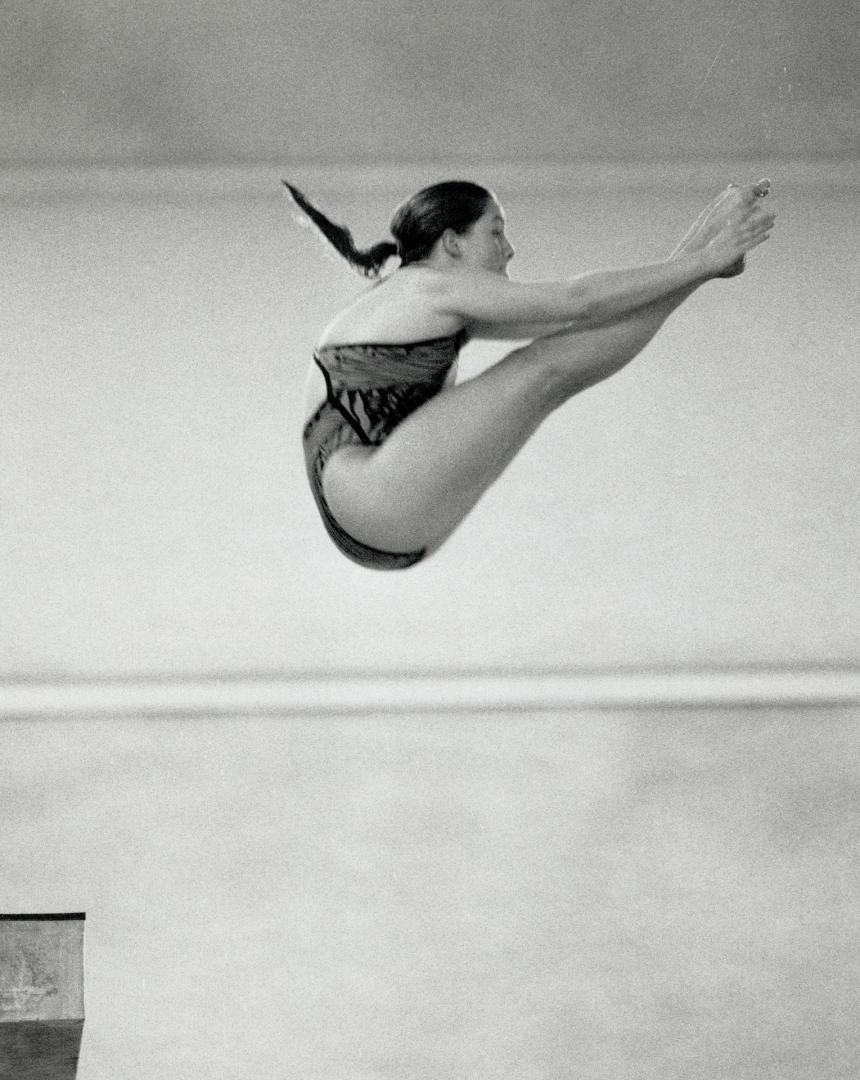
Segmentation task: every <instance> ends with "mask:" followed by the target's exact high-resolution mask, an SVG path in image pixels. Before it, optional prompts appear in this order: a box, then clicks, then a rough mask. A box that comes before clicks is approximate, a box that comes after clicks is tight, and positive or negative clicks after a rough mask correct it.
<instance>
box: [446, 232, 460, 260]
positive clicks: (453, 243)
mask: <svg viewBox="0 0 860 1080" xmlns="http://www.w3.org/2000/svg"><path fill="white" fill-rule="evenodd" d="M441 239H442V247H443V248H444V250H445V251H447V252H448V254H449V255H450V256H452V258H455V259H459V258H460V256H461V255H462V254H463V251H462V248H461V247H460V237H459V236H458V235H457V234H456V233H455V232H454V230H453V229H446V230H445V231H444V232H443V233H442V238H441Z"/></svg>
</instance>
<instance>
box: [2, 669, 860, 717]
mask: <svg viewBox="0 0 860 1080" xmlns="http://www.w3.org/2000/svg"><path fill="white" fill-rule="evenodd" d="M855 704H860V669H820V668H816V669H809V670H796V669H792V670H737V671H712V672H677V671H671V672H638V673H626V674H625V673H578V674H577V673H567V674H566V673H533V674H516V673H511V674H468V673H462V674H447V675H446V674H437V675H415V676H406V675H390V676H387V675H364V676H360V675H345V676H343V677H336V676H325V677H313V676H306V677H294V678H283V679H280V678H274V677H246V678H240V677H235V678H208V679H203V678H199V679H194V678H188V679H169V680H168V679H164V680H157V679H151V680H145V679H141V680H137V681H135V680H116V681H107V680H91V681H85V680H80V681H74V682H73V681H68V682H43V683H36V682H20V683H7V684H5V685H3V686H0V718H5V719H10V718H13V717H16V718H20V717H33V718H38V717H45V718H47V717H96V716H108V717H110V716H176V717H180V716H182V717H187V716H226V715H230V716H236V715H252V714H253V715H260V714H268V715H293V716H296V715H298V716H309V715H315V714H326V715H339V716H343V715H356V714H362V713H407V712H413V713H414V712H440V713H448V712H463V711H468V712H498V711H512V710H562V711H563V710H573V709H636V708H652V709H653V708H667V709H669V708H697V707H708V706H717V707H733V706H736V707H742V706H770V705H773V706H782V707H784V706H807V707H809V706H826V705H855Z"/></svg>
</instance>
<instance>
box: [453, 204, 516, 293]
mask: <svg viewBox="0 0 860 1080" xmlns="http://www.w3.org/2000/svg"><path fill="white" fill-rule="evenodd" d="M458 239H459V242H460V249H461V252H462V257H463V259H464V261H465V263H466V265H467V266H469V267H470V268H474V269H476V270H489V271H490V272H491V273H494V274H502V275H504V276H505V277H506V276H507V273H508V263H509V262H510V261H511V259H512V258H513V256H514V249H513V247H511V244H510V241H509V240H508V238H507V236H506V235H505V212H504V210H503V209H502V208H501V206H500V205H499V204H498V202H497V201H496V200H495V199H491V200H490V202H489V203H488V204H487V209H486V210H485V211H484V213H483V214H482V215H481V216H480V217H479V218H478V220H477V221H476V222H475V223H474V225H472V227H471V228H470V229H469V230H468V232H466V233H463V234H462V235H461V236H460V237H459V238H458Z"/></svg>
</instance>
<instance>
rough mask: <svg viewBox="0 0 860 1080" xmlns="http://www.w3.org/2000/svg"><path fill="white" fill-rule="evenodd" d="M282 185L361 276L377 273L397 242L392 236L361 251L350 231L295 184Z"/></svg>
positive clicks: (392, 252)
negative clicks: (326, 214) (330, 217)
mask: <svg viewBox="0 0 860 1080" xmlns="http://www.w3.org/2000/svg"><path fill="white" fill-rule="evenodd" d="M283 184H284V187H285V188H286V189H287V191H289V193H290V195H292V197H293V201H294V202H295V204H296V206H298V207H299V209H300V210H301V211H302V212H303V213H305V214H307V216H308V217H309V218H310V220H311V221H312V222H313V223H314V225H316V227H317V228H318V229H319V231H320V232H321V233H322V234H323V236H324V237H325V238H326V240H328V242H329V243H330V244H331V245H332V247H334V248H335V250H336V251H338V252H339V253H340V254H341V255H343V257H344V258H345V259H346V260H347V262H348V263H349V264H350V266H352V267H353V268H354V269H356V270H358V271H359V273H362V274H364V276H365V277H371V278H375V277H378V276H379V272H380V270H381V269H382V267H383V266H384V265H385V264H386V263H387V262H388V260H389V259H390V258H391V257H392V256H393V255H396V254H397V251H398V248H397V244H395V243H394V241H392V240H383V241H382V242H381V243H379V244H374V245H373V247H371V248H367V249H366V250H365V251H359V249H358V248H357V247H356V246H355V241H354V240H353V237H352V233H351V232H350V231H349V229H347V228H346V227H345V226H344V225H335V223H334V222H333V221H329V219H328V218H327V217H326V216H325V214H324V213H323V212H322V211H321V210H318V209H317V208H316V207H315V206H314V204H313V203H312V202H310V200H309V199H307V198H306V196H305V195H303V194H302V192H301V191H299V189H298V188H297V187H293V185H292V184H289V183H287V181H286V180H284V181H283Z"/></svg>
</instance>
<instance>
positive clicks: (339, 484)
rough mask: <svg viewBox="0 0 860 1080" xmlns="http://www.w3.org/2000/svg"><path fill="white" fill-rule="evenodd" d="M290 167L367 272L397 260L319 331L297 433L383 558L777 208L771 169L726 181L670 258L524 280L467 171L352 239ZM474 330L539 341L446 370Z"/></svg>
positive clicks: (474, 494) (446, 509)
mask: <svg viewBox="0 0 860 1080" xmlns="http://www.w3.org/2000/svg"><path fill="white" fill-rule="evenodd" d="M284 183H285V184H286V186H287V188H288V189H289V191H290V194H291V195H292V197H293V199H294V200H295V202H296V204H297V205H298V206H299V207H300V209H301V210H302V211H303V212H304V213H305V214H306V215H307V216H308V217H309V218H310V220H311V221H312V222H313V223H314V224H315V225H316V226H317V228H318V229H319V230H320V231H321V232H322V233H323V235H324V236H325V237H326V239H327V240H329V242H330V243H332V244H333V246H334V247H335V248H336V249H337V251H339V252H340V254H341V255H343V256H344V257H345V258H346V259H347V260H348V261H349V263H350V264H351V265H352V266H353V268H355V269H356V270H359V271H360V272H361V273H363V274H365V275H366V276H368V277H370V278H378V279H379V275H380V271H381V270H382V268H383V266H384V265H385V264H386V262H387V261H388V260H389V259H390V258H392V257H394V256H397V257H398V258H399V265H398V266H397V267H396V268H395V269H394V270H393V271H392V272H391V273H389V274H387V275H386V276H385V277H383V278H381V279H379V280H377V281H376V282H375V283H374V285H373V287H371V288H370V289H368V290H367V291H365V292H363V293H362V294H361V295H360V296H359V297H358V299H357V300H355V301H354V302H353V303H352V304H350V305H349V306H348V307H347V308H345V309H344V310H343V311H342V312H341V313H340V314H339V315H337V316H336V317H335V318H334V320H333V321H332V322H331V323H330V324H329V325H328V327H327V328H326V330H325V331H324V332H323V335H322V337H321V339H320V341H319V344H318V346H317V348H316V350H315V352H314V358H313V359H314V363H315V368H312V371H314V372H315V377H314V378H313V379H312V381H311V382H310V384H309V401H308V409H307V412H306V415H307V421H306V424H305V427H304V438H303V441H304V450H305V460H306V465H307V472H308V479H309V481H310V485H311V490H312V492H313V495H314V499H315V501H316V504H317V507H318V509H319V512H320V514H321V516H322V519H323V522H324V524H325V527H326V529H327V531H328V533H329V535H330V536H331V538H332V540H333V541H334V543H335V544H336V545H337V546H338V548H339V549H340V550H341V551H342V552H343V554H344V555H346V556H347V557H348V558H350V559H353V560H354V561H355V562H357V563H359V564H361V565H362V566H366V567H371V568H374V569H379V570H385V569H398V568H403V567H407V566H412V565H414V564H415V563H417V562H418V561H419V560H421V559H422V558H424V557H426V556H427V555H428V554H430V553H431V552H433V551H435V550H436V549H437V548H438V547H439V546H440V545H441V544H442V543H443V542H444V541H445V539H446V538H447V537H448V536H449V535H450V534H451V533H452V532H453V530H454V529H455V528H456V527H457V525H459V523H460V522H461V521H462V520H463V519H464V518H465V517H466V515H467V514H468V513H469V511H470V510H471V509H472V507H473V506H474V505H475V504H476V503H477V501H478V500H479V499H480V497H481V495H482V494H483V493H484V492H485V491H486V490H487V489H488V488H489V487H490V485H491V484H492V483H493V482H494V481H495V480H496V478H497V477H498V476H499V475H500V473H501V472H502V471H503V470H504V469H505V467H506V466H507V465H508V463H509V462H510V461H511V459H512V458H513V457H514V456H515V455H516V453H517V452H518V451H519V450H520V448H521V447H522V446H523V445H524V444H525V443H526V441H527V440H528V439H529V438H530V436H531V435H532V434H533V433H534V432H535V431H536V430H537V428H538V426H539V425H540V424H541V422H542V421H543V420H544V419H545V418H546V417H547V416H549V414H550V413H551V412H553V410H555V409H556V408H558V407H559V406H560V405H562V404H563V403H564V402H565V401H567V400H568V398H570V397H571V396H573V395H574V394H577V393H579V392H580V391H581V390H585V389H586V388H587V387H589V386H593V385H594V384H595V383H597V382H600V381H601V380H602V379H605V378H607V377H608V376H609V375H612V374H613V373H614V372H616V371H618V370H620V369H621V368H622V367H624V366H625V365H626V364H627V363H629V361H630V360H632V359H633V357H634V356H636V354H637V353H639V352H640V351H641V350H642V349H643V348H644V346H645V345H646V344H647V343H648V342H649V341H650V340H651V338H653V337H654V335H655V334H656V333H657V331H658V330H659V329H660V327H661V326H662V324H663V323H664V322H665V320H666V318H667V317H668V316H669V315H670V314H671V312H672V311H674V310H675V308H677V307H678V305H679V304H681V303H682V301H684V300H685V299H686V298H687V297H688V296H690V294H691V293H692V292H693V291H694V290H695V289H697V288H698V287H699V286H700V285H702V284H703V283H704V282H705V281H708V280H709V279H711V278H715V277H731V276H733V275H734V274H737V273H740V272H741V271H742V270H743V268H744V257H745V255H746V253H747V252H748V251H750V250H751V249H752V248H754V247H757V246H758V245H759V244H761V243H762V242H763V241H764V240H766V239H767V237H768V235H769V233H770V231H771V229H772V227H773V224H774V215H773V214H771V213H767V212H766V211H765V210H764V209H763V208H762V206H761V202H760V199H761V197H762V196H764V195H765V194H766V193H767V190H768V188H769V186H770V182H769V181H766V180H762V181H760V182H759V183H758V184H754V185H747V186H743V187H739V186H737V185H734V184H732V185H730V186H729V187H728V188H727V189H726V190H725V191H723V192H722V193H721V194H720V195H718V196H717V198H716V199H714V201H713V202H712V203H710V205H708V206H707V207H706V208H705V209H704V210H703V211H702V213H701V214H700V215H699V217H698V218H697V220H696V221H695V222H694V223H693V225H692V226H691V227H690V229H689V231H688V232H687V234H686V235H685V236H684V238H683V240H682V241H681V242H680V244H678V246H677V247H676V248H675V250H674V251H673V252H672V254H671V255H669V257H668V258H667V259H665V260H664V261H661V262H656V263H653V264H650V265H644V266H638V267H634V268H630V269H620V270H608V271H598V272H594V273H588V274H584V275H582V276H579V277H575V278H572V279H570V280H566V281H550V282H541V283H534V284H520V283H515V282H512V281H510V280H509V278H508V274H507V265H508V262H509V261H510V259H511V257H512V256H513V254H514V249H513V248H512V247H511V245H510V243H509V241H508V239H507V236H506V235H505V215H504V211H503V209H502V207H501V206H500V204H499V202H498V200H497V198H496V197H495V195H494V194H493V192H491V191H488V190H487V189H485V188H483V187H480V186H479V185H477V184H473V183H470V182H467V181H449V182H446V183H440V184H434V185H432V186H431V187H428V188H425V189H423V190H422V191H419V192H418V193H417V194H416V195H413V196H412V197H411V198H410V199H407V200H406V202H404V203H402V204H401V205H400V206H399V207H398V209H397V210H396V211H395V213H394V217H393V219H392V222H391V234H392V236H393V237H394V242H382V243H380V244H376V245H375V246H374V247H371V248H369V249H368V250H363V251H359V250H357V249H356V247H355V245H354V242H353V238H352V234H351V233H350V232H349V230H348V229H346V228H344V227H342V226H339V225H335V224H334V223H333V222H331V221H330V220H329V219H328V218H327V217H326V216H325V215H324V214H323V213H321V211H320V210H319V209H317V207H315V206H314V205H313V204H312V203H311V202H310V201H309V200H308V199H307V198H306V197H305V196H304V195H303V194H302V193H301V192H300V191H299V190H298V189H297V188H295V187H294V186H292V185H291V184H288V183H287V182H286V181H285V182H284ZM470 338H502V339H508V340H512V341H516V340H518V339H520V340H521V339H528V338H533V339H534V340H532V341H531V343H530V344H527V345H525V346H523V347H521V348H516V349H514V350H513V351H512V352H509V353H508V354H507V355H506V356H505V357H503V359H501V360H500V361H499V362H498V363H496V364H494V365H493V366H492V367H490V368H489V369H488V370H486V371H484V372H482V373H481V374H480V375H478V376H476V377H475V378H472V379H469V380H467V381H465V382H463V383H460V384H456V383H455V381H454V380H455V375H456V361H457V354H458V352H459V350H460V349H461V347H462V346H463V344H464V342H465V341H467V340H468V339H470Z"/></svg>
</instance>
